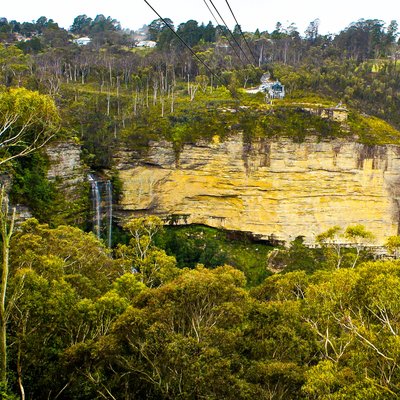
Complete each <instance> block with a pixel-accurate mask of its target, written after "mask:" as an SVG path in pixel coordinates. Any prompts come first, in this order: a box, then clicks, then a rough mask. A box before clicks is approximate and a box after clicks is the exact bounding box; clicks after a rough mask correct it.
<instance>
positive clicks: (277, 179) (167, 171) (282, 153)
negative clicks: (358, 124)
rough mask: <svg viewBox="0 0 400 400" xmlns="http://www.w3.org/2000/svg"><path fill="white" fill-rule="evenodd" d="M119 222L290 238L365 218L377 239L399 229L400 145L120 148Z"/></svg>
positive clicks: (236, 140) (280, 142) (266, 142)
mask: <svg viewBox="0 0 400 400" xmlns="http://www.w3.org/2000/svg"><path fill="white" fill-rule="evenodd" d="M118 169H119V175H120V178H121V180H122V182H123V193H122V200H121V202H120V205H119V210H118V215H119V217H120V218H127V217H130V216H138V215H143V214H149V213H155V214H158V215H162V216H175V219H176V220H178V221H181V222H182V223H197V224H205V225H209V226H213V227H217V228H224V229H229V230H238V231H248V232H252V233H253V234H255V235H260V236H261V237H263V238H266V239H267V238H271V237H274V238H275V239H278V240H282V241H290V240H293V239H294V238H295V237H297V236H299V235H302V236H304V237H305V240H306V243H312V242H313V241H314V239H315V235H317V234H319V233H321V232H323V231H325V230H326V229H328V228H330V227H332V226H334V225H340V226H342V227H346V226H348V225H352V224H363V225H365V226H366V228H367V229H368V230H370V231H372V232H373V233H374V234H375V236H376V237H377V244H382V243H383V241H384V239H385V238H386V237H387V236H390V235H395V234H397V233H398V231H399V202H400V148H399V147H397V146H394V145H386V146H369V145H365V144H360V143H354V142H350V141H346V140H344V139H335V140H330V141H318V140H317V138H316V137H309V138H307V139H306V141H305V142H303V143H294V142H293V141H292V140H290V139H287V138H276V139H260V140H257V141H253V142H252V143H246V142H244V140H243V137H242V135H240V134H238V135H235V136H232V137H230V138H229V139H227V140H225V141H223V142H220V141H219V140H218V137H215V138H214V140H213V141H212V142H210V143H209V142H199V143H196V144H186V145H184V147H183V149H182V151H181V152H180V154H179V157H177V155H176V152H175V151H174V148H173V146H172V144H171V143H168V142H153V143H151V144H150V146H149V149H148V152H147V154H146V155H145V156H141V157H139V156H138V154H135V153H129V152H125V153H121V155H120V159H119V165H118Z"/></svg>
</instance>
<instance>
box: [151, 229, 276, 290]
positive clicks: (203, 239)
mask: <svg viewBox="0 0 400 400" xmlns="http://www.w3.org/2000/svg"><path fill="white" fill-rule="evenodd" d="M157 243H158V245H159V246H160V247H163V248H165V250H166V252H167V253H168V254H171V255H174V256H175V257H176V261H177V265H178V267H179V268H185V267H187V268H194V267H195V266H196V265H197V264H202V265H204V266H205V267H207V268H215V267H217V266H220V265H224V264H228V265H232V266H234V267H235V268H238V269H239V270H241V271H243V272H244V274H245V275H246V279H247V281H248V284H249V285H250V286H253V285H257V284H258V283H260V282H261V281H262V280H263V279H264V278H265V277H266V276H267V275H268V274H269V272H268V271H267V268H266V257H267V254H268V252H269V251H271V247H270V246H268V245H266V244H264V243H258V242H254V241H253V240H252V238H250V237H246V235H241V234H240V232H237V233H235V232H224V231H220V230H217V229H213V228H208V227H204V226H195V225H194V226H182V227H172V226H167V227H166V228H165V233H164V234H163V235H159V236H158V237H157Z"/></svg>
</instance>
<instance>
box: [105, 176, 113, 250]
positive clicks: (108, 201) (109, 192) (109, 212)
mask: <svg viewBox="0 0 400 400" xmlns="http://www.w3.org/2000/svg"><path fill="white" fill-rule="evenodd" d="M106 205H107V206H108V207H107V222H108V224H107V244H108V247H111V245H112V222H113V221H112V217H113V214H112V211H113V209H112V206H113V197H112V185H111V182H110V181H107V182H106Z"/></svg>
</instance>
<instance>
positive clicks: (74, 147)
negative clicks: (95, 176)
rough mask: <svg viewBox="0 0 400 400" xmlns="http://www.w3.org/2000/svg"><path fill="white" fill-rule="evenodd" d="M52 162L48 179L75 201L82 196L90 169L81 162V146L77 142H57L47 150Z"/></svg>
mask: <svg viewBox="0 0 400 400" xmlns="http://www.w3.org/2000/svg"><path fill="white" fill-rule="evenodd" d="M46 153H47V156H48V157H49V160H50V168H49V171H48V173H47V177H48V178H49V179H50V180H52V181H55V182H56V183H57V184H58V186H59V188H60V189H61V190H62V191H63V192H64V193H65V194H66V195H68V196H72V197H73V198H74V199H76V198H78V197H79V196H81V186H82V183H84V182H86V181H87V173H88V169H87V168H86V167H85V166H84V164H83V163H82V161H81V146H80V145H79V144H77V143H75V142H72V141H68V142H57V143H53V144H51V145H50V146H48V147H47V148H46Z"/></svg>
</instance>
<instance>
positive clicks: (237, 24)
mask: <svg viewBox="0 0 400 400" xmlns="http://www.w3.org/2000/svg"><path fill="white" fill-rule="evenodd" d="M225 2H226V4H227V6H228V8H229V11H230V12H231V14H232V16H233V18H234V20H235V22H236V26H237V27H238V28H239V31H240V34H241V36H242V38H243V39H244V41H245V43H246V45H247V48H248V49H249V51H250V54H251V55H252V56H253V58H254V61H255V62H256V64H257V58H256V57H255V55H254V53H253V51H252V50H251V48H250V45H249V42H248V41H247V39H246V36H244V34H243V31H242V28H241V27H240V25H239V22H238V20H237V19H236V16H235V14H234V13H233V11H232V8H231V6H230V4H229V2H228V0H225Z"/></svg>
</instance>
